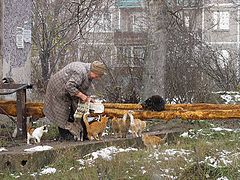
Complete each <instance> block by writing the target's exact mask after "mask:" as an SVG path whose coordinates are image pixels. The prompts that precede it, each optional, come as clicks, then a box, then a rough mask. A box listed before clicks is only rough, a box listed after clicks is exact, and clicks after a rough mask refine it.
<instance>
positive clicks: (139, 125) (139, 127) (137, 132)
mask: <svg viewBox="0 0 240 180" xmlns="http://www.w3.org/2000/svg"><path fill="white" fill-rule="evenodd" d="M128 115H129V117H130V130H131V132H132V135H133V137H141V136H142V132H143V130H144V129H145V128H146V122H144V121H142V120H141V119H135V118H134V116H133V111H131V110H129V111H128Z"/></svg>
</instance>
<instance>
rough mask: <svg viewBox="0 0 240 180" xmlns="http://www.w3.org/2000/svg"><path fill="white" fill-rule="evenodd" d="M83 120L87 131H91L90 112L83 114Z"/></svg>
mask: <svg viewBox="0 0 240 180" xmlns="http://www.w3.org/2000/svg"><path fill="white" fill-rule="evenodd" d="M83 122H84V123H85V125H86V129H87V132H88V131H89V122H88V113H85V114H84V115H83Z"/></svg>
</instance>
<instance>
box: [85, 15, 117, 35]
mask: <svg viewBox="0 0 240 180" xmlns="http://www.w3.org/2000/svg"><path fill="white" fill-rule="evenodd" d="M87 30H88V31H90V32H110V31H112V14H111V13H110V12H109V11H107V12H104V13H102V14H100V15H99V14H94V15H93V17H92V19H91V20H90V22H89V24H88V27H87Z"/></svg>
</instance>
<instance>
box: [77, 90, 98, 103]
mask: <svg viewBox="0 0 240 180" xmlns="http://www.w3.org/2000/svg"><path fill="white" fill-rule="evenodd" d="M76 96H77V97H79V98H80V99H81V100H82V101H83V102H85V103H86V102H95V100H94V99H93V98H91V97H90V96H87V95H86V94H84V93H82V92H78V93H77V94H76Z"/></svg>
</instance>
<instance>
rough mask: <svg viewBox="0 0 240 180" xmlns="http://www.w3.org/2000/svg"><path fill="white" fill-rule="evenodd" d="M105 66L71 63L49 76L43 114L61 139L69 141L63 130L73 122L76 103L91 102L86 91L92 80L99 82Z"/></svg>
mask: <svg viewBox="0 0 240 180" xmlns="http://www.w3.org/2000/svg"><path fill="white" fill-rule="evenodd" d="M105 72H106V66H105V65H104V64H103V63H102V62H99V61H94V62H92V63H83V62H72V63H70V64H68V65H67V66H65V67H64V68H63V69H62V70H60V71H58V72H57V73H56V74H55V75H53V76H51V78H50V80H49V82H48V85H47V90H46V96H45V100H44V108H43V112H44V114H45V116H46V117H47V118H48V119H49V120H50V121H51V122H52V123H54V124H56V125H57V126H58V129H59V134H60V138H61V139H65V140H66V139H71V134H70V132H69V131H68V130H66V129H65V124H66V123H67V121H70V122H73V121H74V118H73V115H74V112H75V110H76V108H77V103H78V101H79V100H80V101H81V102H83V103H84V102H88V101H93V100H92V99H91V98H90V97H89V96H88V95H87V91H88V89H89V87H90V86H91V83H92V80H94V79H95V80H99V79H100V78H101V77H102V75H103V74H105Z"/></svg>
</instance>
